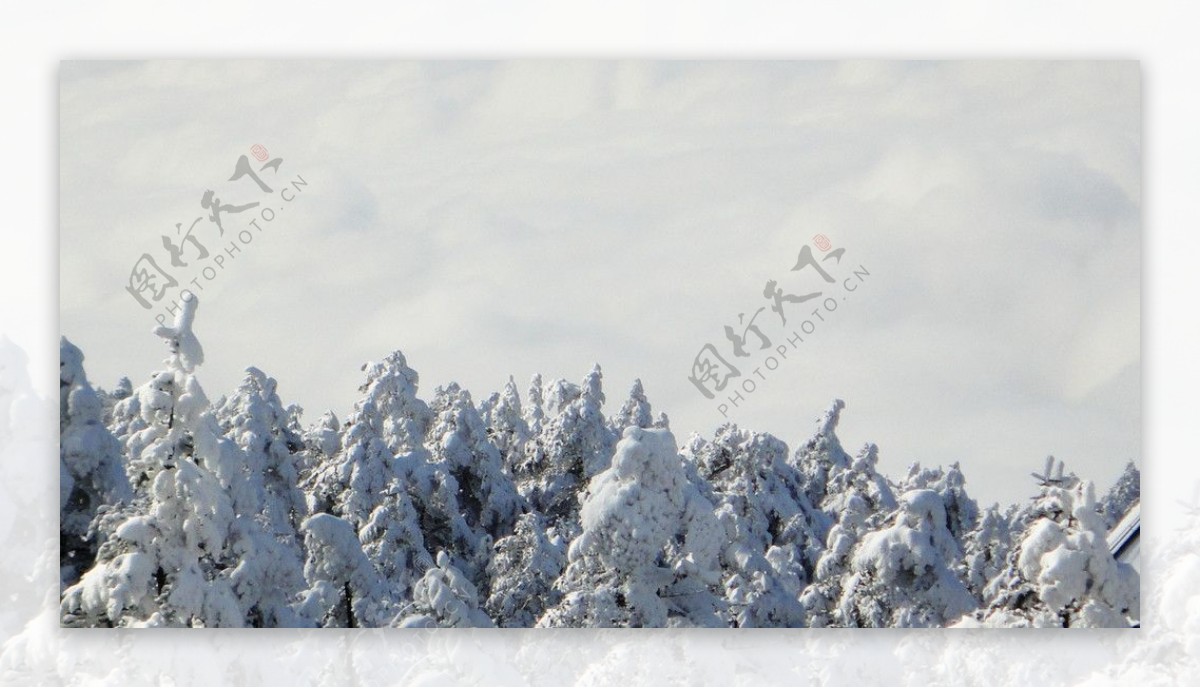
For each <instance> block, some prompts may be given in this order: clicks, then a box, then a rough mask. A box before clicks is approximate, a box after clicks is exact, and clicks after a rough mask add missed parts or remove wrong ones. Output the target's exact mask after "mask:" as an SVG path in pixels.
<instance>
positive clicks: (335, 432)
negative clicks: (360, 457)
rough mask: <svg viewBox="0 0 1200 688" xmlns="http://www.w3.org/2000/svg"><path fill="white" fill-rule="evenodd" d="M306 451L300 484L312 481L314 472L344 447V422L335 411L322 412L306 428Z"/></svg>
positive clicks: (300, 468)
mask: <svg viewBox="0 0 1200 688" xmlns="http://www.w3.org/2000/svg"><path fill="white" fill-rule="evenodd" d="M302 436H303V438H304V451H303V452H302V453H301V455H300V460H299V465H297V468H298V469H299V470H300V484H301V485H307V484H310V482H311V476H312V473H313V472H314V471H316V470H318V469H319V468H320V467H321V466H323V465H326V464H328V463H330V462H331V461H332V460H333V457H334V456H336V455H337V453H338V451H340V450H341V448H342V424H341V423H340V422H338V419H337V416H336V415H334V413H333V411H326V412H325V413H323V414H321V417H320V418H319V419H317V421H316V422H315V423H313V424H312V425H310V426H308V427H307V428H305V429H304V431H303V433H302Z"/></svg>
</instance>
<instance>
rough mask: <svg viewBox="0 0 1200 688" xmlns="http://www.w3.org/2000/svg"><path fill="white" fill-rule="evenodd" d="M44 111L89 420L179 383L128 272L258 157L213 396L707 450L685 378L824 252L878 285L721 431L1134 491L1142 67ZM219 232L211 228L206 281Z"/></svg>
mask: <svg viewBox="0 0 1200 688" xmlns="http://www.w3.org/2000/svg"><path fill="white" fill-rule="evenodd" d="M60 79H61V94H60V114H61V125H60V126H61V148H60V154H61V189H62V194H61V201H62V203H61V263H60V280H61V282H60V290H61V291H60V300H61V312H60V315H61V324H60V327H61V331H62V332H63V333H64V334H66V335H67V336H68V337H70V338H71V339H72V341H74V342H75V343H76V344H77V345H79V346H80V348H82V349H83V351H84V353H85V355H86V357H87V359H86V366H87V370H88V376H89V378H90V379H91V380H93V381H94V383H95V384H99V385H101V386H103V387H106V388H111V386H112V385H113V384H114V383H115V382H116V380H117V378H118V377H119V376H122V375H128V376H130V378H131V379H132V380H133V382H134V383H135V384H138V383H140V382H141V381H143V380H144V378H145V376H146V375H147V374H148V372H149V371H151V370H154V369H156V368H157V367H158V365H159V362H160V360H161V359H162V357H163V353H164V352H163V351H162V347H161V342H160V341H159V340H158V339H157V338H155V337H153V336H151V335H150V334H149V329H150V327H151V326H152V325H153V324H154V322H153V319H152V317H151V316H149V315H148V314H147V312H145V311H142V310H141V308H140V307H138V306H137V304H136V303H135V302H134V300H133V299H132V298H131V297H130V296H129V295H128V294H127V293H126V292H125V291H124V289H123V286H124V284H125V283H126V280H127V279H128V274H129V269H130V267H131V266H132V265H133V263H134V261H135V260H136V259H137V257H138V256H140V255H141V254H142V253H143V252H151V253H154V254H155V255H162V251H161V249H160V243H159V242H160V239H159V236H160V235H161V234H164V233H171V232H173V231H174V225H175V223H177V222H182V223H184V226H185V227H186V226H187V225H188V224H190V222H191V221H192V219H194V218H195V217H197V216H198V215H200V214H201V212H202V211H201V209H200V206H199V200H200V195H201V194H202V193H203V191H204V190H205V189H210V188H213V189H218V190H220V189H222V188H242V189H246V190H247V192H246V194H245V196H243V197H236V196H234V195H233V194H229V195H228V197H226V198H224V199H223V200H225V201H226V202H245V201H246V200H249V199H250V198H252V197H254V196H255V195H256V194H257V192H256V191H255V190H254V188H253V185H252V184H249V183H248V182H246V181H245V180H243V182H241V186H238V185H232V184H228V183H227V182H225V180H226V179H227V178H228V177H229V175H230V174H231V173H232V169H233V163H234V161H235V160H236V159H237V157H238V156H239V155H242V154H245V153H248V152H249V147H250V146H251V145H252V144H255V143H261V144H263V145H265V146H266V147H267V148H268V149H269V150H270V151H271V154H272V155H273V156H280V157H282V158H283V160H284V162H283V165H282V167H281V169H280V177H281V178H287V179H290V178H292V176H293V175H297V174H299V175H302V176H303V177H304V178H305V179H306V180H307V181H308V182H309V186H308V187H307V189H306V190H305V191H304V192H303V194H302V195H301V196H300V197H299V198H298V199H297V200H296V201H295V202H293V203H292V204H290V205H289V207H287V208H286V209H285V210H284V211H283V212H281V213H280V215H279V217H278V218H277V219H276V220H275V221H274V222H273V223H271V224H270V225H268V227H269V233H268V234H267V235H264V236H263V237H260V238H258V239H256V240H255V242H254V243H253V244H251V245H250V246H247V247H244V250H243V252H242V253H241V254H239V256H238V257H237V258H236V259H235V260H232V261H230V262H229V264H228V269H227V270H226V271H225V272H224V274H223V275H221V276H220V277H218V278H217V279H216V280H215V281H214V282H211V283H209V284H208V285H207V286H206V289H205V291H204V292H201V294H200V296H201V300H202V301H203V302H204V304H205V307H204V309H203V311H202V317H201V318H200V320H199V321H198V322H197V332H198V334H199V335H200V337H201V338H202V340H203V341H204V343H205V349H206V354H207V361H206V365H205V367H204V369H203V370H202V371H201V374H202V379H203V381H204V385H205V387H206V388H207V389H208V390H210V394H211V395H212V396H213V397H214V398H215V397H216V396H218V395H219V394H220V393H223V392H228V391H230V390H232V389H233V387H234V386H236V384H237V381H238V380H239V379H240V377H241V371H242V370H243V369H244V368H245V367H246V366H248V365H257V366H259V367H261V368H263V369H264V370H265V371H266V372H267V373H268V374H270V375H272V376H274V377H276V378H277V379H278V380H279V381H280V395H281V397H282V398H283V399H284V401H285V402H296V403H299V404H300V405H302V406H303V407H304V408H305V410H306V419H307V420H309V421H311V420H313V419H315V418H316V417H317V416H318V415H319V414H320V412H321V411H323V410H324V409H326V408H331V409H333V410H334V411H335V412H337V413H338V414H339V417H341V416H342V415H343V414H344V413H345V412H346V411H347V410H348V409H349V407H350V405H351V403H352V401H353V400H354V399H355V398H356V396H357V392H356V387H357V386H358V384H360V383H361V379H362V373H361V371H360V370H359V366H360V365H361V364H362V363H363V362H364V361H367V360H378V359H380V358H382V357H383V356H384V355H386V354H387V353H388V352H390V351H392V350H393V349H397V348H399V349H402V350H403V351H404V353H405V355H406V357H407V358H408V360H409V363H410V364H411V365H412V366H413V367H414V368H415V369H416V370H417V371H418V372H419V373H420V374H421V381H422V395H423V396H426V397H427V396H429V395H430V393H431V392H432V390H433V387H434V386H436V385H439V384H445V383H447V382H449V381H457V382H459V383H460V384H462V385H463V386H464V387H466V388H467V389H469V390H470V391H471V392H472V394H473V395H474V397H475V399H476V400H477V401H480V400H482V399H483V398H484V397H485V396H486V395H487V394H488V393H490V392H491V391H494V390H498V389H500V388H501V387H502V386H503V384H504V381H505V380H506V379H507V377H508V376H509V375H510V374H511V375H514V376H515V377H516V378H517V382H518V385H519V387H520V388H521V389H524V387H525V383H526V382H527V380H528V378H529V376H530V375H531V374H532V373H534V372H542V373H543V374H544V375H546V376H547V377H548V378H553V377H566V378H568V379H572V380H575V381H578V379H580V378H582V376H583V375H584V374H585V373H586V372H587V371H588V370H589V369H590V367H591V364H592V363H593V362H599V363H600V364H601V365H602V366H603V370H604V376H605V389H606V392H607V394H608V399H609V402H608V407H607V410H608V411H609V412H611V411H613V410H615V408H616V405H617V404H619V403H620V402H621V401H622V400H623V399H624V397H625V392H626V391H627V390H628V387H629V384H630V383H631V382H632V380H633V378H634V377H641V378H642V380H643V381H644V383H645V387H646V391H647V394H648V396H649V398H650V401H651V403H652V404H654V407H655V410H656V412H657V411H659V410H662V411H666V412H667V413H668V414H669V415H670V416H671V424H672V427H673V428H674V429H675V432H676V433H677V435H679V436H680V439H681V441H682V440H683V439H684V438H686V436H687V434H688V433H690V432H693V431H698V432H701V433H704V434H708V433H710V432H711V431H712V429H713V428H714V427H715V426H716V425H717V424H718V423H719V422H721V420H722V418H721V416H720V414H719V413H717V411H716V408H715V403H714V402H709V401H707V400H705V399H703V398H702V397H701V396H700V395H699V394H698V393H697V392H696V390H695V389H694V388H693V387H692V385H691V384H690V383H689V382H688V380H687V375H688V372H689V367H690V365H691V361H692V358H693V357H694V356H695V354H696V352H697V351H698V350H699V348H700V347H701V346H702V345H703V344H704V343H706V342H709V341H711V342H713V343H714V344H716V345H717V346H718V347H719V348H720V349H721V350H722V351H724V352H726V353H727V352H728V346H727V342H726V341H725V340H724V336H723V334H722V328H723V326H724V325H726V324H733V323H735V322H736V318H737V314H738V313H739V312H742V311H750V312H752V311H753V310H754V309H757V308H758V307H760V306H764V305H767V303H766V301H765V300H764V299H763V298H762V296H761V291H762V287H763V284H764V283H765V281H766V280H767V279H769V278H775V279H781V282H785V280H786V278H787V269H788V268H790V267H791V266H792V264H793V263H794V262H795V257H796V253H797V252H798V250H799V249H800V247H801V246H803V245H804V244H805V243H806V242H808V241H810V240H811V237H812V236H813V235H814V234H817V233H824V234H826V235H828V236H829V237H830V238H831V239H832V240H833V241H834V242H835V244H837V245H839V246H843V247H845V248H846V249H847V252H846V256H845V260H846V261H848V262H849V263H850V264H852V265H858V264H860V263H861V264H863V265H864V266H866V267H867V268H868V269H869V270H870V272H871V275H872V276H871V278H870V279H869V281H868V282H867V283H866V284H864V285H863V287H862V288H861V289H860V291H859V292H858V293H857V294H856V296H855V298H854V299H852V300H850V301H848V302H847V303H846V304H844V306H843V307H842V308H839V310H838V312H837V313H835V314H833V317H831V318H830V322H828V323H826V324H824V325H823V326H822V327H821V328H820V329H819V330H818V331H817V333H816V334H815V335H814V336H812V337H811V338H810V342H809V343H807V344H804V345H802V350H801V352H800V353H799V355H794V356H793V357H792V358H791V359H790V360H788V361H787V362H786V363H785V364H784V365H783V366H782V367H781V368H780V369H779V370H777V371H775V372H774V373H771V374H769V377H768V380H767V381H765V382H761V381H760V385H759V389H758V390H757V391H756V392H755V393H754V394H753V395H750V397H749V399H748V401H747V402H746V403H744V404H743V405H742V406H741V407H740V408H738V409H736V410H734V411H733V412H731V414H730V418H731V419H732V420H735V421H737V422H738V423H739V424H741V425H743V426H746V427H751V428H754V429H756V430H760V431H767V432H771V433H773V434H776V435H778V436H780V437H781V438H783V439H784V440H786V441H787V442H788V443H789V445H790V446H791V447H793V448H794V447H795V446H796V444H797V442H798V441H800V440H802V439H803V438H805V437H807V436H808V434H809V433H810V431H811V429H812V420H813V419H814V418H815V417H816V416H817V415H818V413H819V412H820V411H822V410H823V409H824V408H825V407H826V406H827V404H828V402H829V401H830V400H831V399H833V398H834V397H840V398H843V399H845V400H846V401H847V409H846V412H845V413H844V414H843V423H842V426H841V428H840V429H839V434H840V435H841V436H842V437H843V440H844V442H845V443H846V445H847V446H858V445H859V444H861V443H862V442H865V441H872V442H876V443H878V444H879V446H880V450H881V461H880V469H881V471H882V472H884V473H887V474H890V475H893V476H899V475H903V472H904V468H905V467H906V466H907V464H908V463H909V462H911V461H913V460H920V461H922V462H923V463H924V464H927V465H936V464H939V463H941V464H948V463H950V462H953V461H959V460H960V461H961V462H962V465H963V470H964V473H965V474H966V477H967V480H968V485H967V487H968V490H969V491H970V492H971V494H972V495H973V496H975V497H976V498H978V499H979V500H980V501H981V503H990V502H991V501H996V500H998V501H1001V502H1013V501H1018V500H1023V499H1024V498H1026V497H1028V496H1029V495H1030V494H1032V492H1031V489H1032V488H1031V482H1030V479H1029V477H1028V475H1029V471H1030V470H1033V469H1036V468H1038V467H1040V465H1041V461H1042V459H1043V458H1044V456H1045V455H1046V454H1048V453H1053V454H1054V455H1055V456H1056V457H1058V458H1060V459H1063V460H1064V461H1065V462H1066V464H1067V467H1068V468H1069V469H1071V470H1074V471H1075V472H1076V473H1078V474H1079V475H1081V476H1085V477H1088V478H1091V479H1094V480H1095V481H1096V482H1097V483H1098V484H1099V485H1100V486H1101V487H1104V486H1107V485H1108V484H1110V483H1111V481H1112V480H1114V479H1115V478H1116V477H1117V475H1118V473H1119V472H1120V470H1121V467H1122V466H1123V465H1124V463H1125V462H1126V461H1127V460H1130V459H1134V460H1136V461H1137V462H1138V463H1139V464H1140V463H1141V458H1142V457H1141V435H1140V416H1141V404H1140V383H1141V377H1140V371H1139V368H1140V342H1139V325H1140V323H1139V315H1140V311H1139V299H1140V285H1139V279H1140V267H1139V266H1140V260H1141V256H1140V203H1141V186H1140V165H1141V140H1140V135H1141V134H1140V71H1139V67H1138V65H1137V64H1136V63H1133V62H1098V63H1096V62H1091V63H1084V62H1007V61H1005V62H968V63H927V62H913V63H896V62H840V63H827V62H811V63H805V62H778V63H752V62H733V63H704V62H615V63H614V62H596V61H546V62H536V61H516V62H502V63H471V62H433V63H429V62H426V63H420V62H361V63H356V62H349V63H348V62H341V63H330V62H302V61H300V62H297V61H289V62H277V63H267V62H255V61H220V62H195V61H189V62H151V63H100V64H95V63H92V64H85V63H78V62H68V63H64V64H63V65H62V67H61V70H60ZM219 195H220V194H219ZM231 218H232V219H231ZM236 218H237V216H227V219H226V223H227V226H230V227H233V226H240V225H241V223H240V222H239V221H238V220H237V219H236ZM214 230H215V228H212V227H211V226H210V225H208V223H207V222H205V223H202V224H201V225H198V227H197V231H198V232H199V233H200V236H201V237H202V240H205V243H206V244H208V245H209V247H210V249H212V248H215V247H216V246H217V245H218V244H217V242H216V241H215V238H214V237H215V231H214ZM228 234H229V232H227V236H228ZM160 262H162V263H163V264H165V260H162V259H160ZM784 286H786V283H785V284H784ZM806 305H807V304H806ZM809 310H811V309H809ZM793 311H794V312H796V313H797V314H798V313H800V312H802V311H800V306H794V307H793ZM775 318H776V316H775V315H774V314H773V313H770V312H769V311H766V312H764V313H763V315H762V316H760V319H759V322H760V324H763V325H764V331H765V332H766V333H767V334H768V335H769V336H772V337H773V338H774V337H776V335H779V337H778V339H779V341H778V342H777V343H781V342H782V339H783V338H782V333H783V332H784V330H783V329H781V328H779V327H778V325H777V320H775ZM793 318H795V320H794V322H796V323H798V322H799V317H798V316H793ZM790 322H792V321H790ZM789 329H790V328H789Z"/></svg>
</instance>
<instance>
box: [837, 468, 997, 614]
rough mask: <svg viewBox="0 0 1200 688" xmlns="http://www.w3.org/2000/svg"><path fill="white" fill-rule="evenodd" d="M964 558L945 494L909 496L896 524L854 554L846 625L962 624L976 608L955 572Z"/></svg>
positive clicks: (844, 606)
mask: <svg viewBox="0 0 1200 688" xmlns="http://www.w3.org/2000/svg"><path fill="white" fill-rule="evenodd" d="M961 556H962V553H961V551H960V550H959V548H958V543H957V542H955V540H954V537H953V536H952V535H951V534H950V530H949V528H948V527H947V524H946V511H945V505H944V503H943V501H942V497H941V495H939V494H938V493H936V492H934V491H932V490H913V491H911V492H906V493H905V494H904V495H903V496H901V498H900V506H899V508H898V509H897V510H896V513H895V516H894V519H893V521H892V523H891V525H889V526H888V527H886V528H883V529H880V530H877V531H874V532H871V533H868V534H866V535H865V536H863V538H862V542H861V543H860V544H859V545H858V547H856V548H855V550H854V555H853V557H852V566H851V574H850V576H849V577H848V578H847V580H846V582H845V583H844V585H843V592H842V598H841V600H840V601H839V602H838V615H837V616H838V620H839V622H840V625H844V626H852V627H860V628H889V627H890V628H929V627H938V626H943V625H945V623H946V622H947V621H954V620H957V619H958V618H959V617H961V616H962V615H963V614H966V613H967V612H969V611H971V610H973V609H974V608H975V605H976V601H975V599H974V598H973V597H972V596H971V594H970V592H969V591H968V590H967V588H966V586H965V585H964V584H963V583H962V581H960V580H959V579H958V577H957V576H956V575H955V573H954V570H953V567H954V566H955V565H956V564H957V563H958V560H959V559H960V558H961Z"/></svg>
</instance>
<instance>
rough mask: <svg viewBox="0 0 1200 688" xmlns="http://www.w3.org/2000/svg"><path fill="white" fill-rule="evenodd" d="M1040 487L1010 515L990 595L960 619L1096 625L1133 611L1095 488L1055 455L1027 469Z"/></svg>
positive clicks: (1133, 574) (1130, 585)
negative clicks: (1001, 565) (1008, 545)
mask: <svg viewBox="0 0 1200 688" xmlns="http://www.w3.org/2000/svg"><path fill="white" fill-rule="evenodd" d="M1034 477H1035V478H1036V479H1038V481H1039V483H1040V490H1039V493H1038V495H1037V496H1036V497H1034V499H1033V501H1032V503H1031V504H1030V505H1029V506H1028V507H1026V508H1025V509H1024V510H1022V511H1021V512H1020V513H1019V514H1018V516H1017V519H1016V524H1015V526H1016V527H1015V528H1014V530H1018V529H1019V532H1020V533H1021V535H1020V536H1019V540H1018V542H1017V544H1016V546H1015V547H1014V548H1013V551H1012V552H1011V553H1010V554H1009V557H1008V562H1007V566H1006V567H1005V570H1004V571H1002V572H1001V573H1000V574H999V575H998V576H997V579H996V581H995V583H994V585H995V586H996V599H995V601H994V602H993V603H992V605H991V606H990V607H988V608H987V609H986V610H982V611H980V612H977V613H976V614H975V615H974V617H973V618H971V619H965V620H964V621H963V623H962V624H961V625H964V626H971V625H984V626H997V627H1030V626H1032V627H1038V628H1044V627H1054V628H1100V627H1108V628H1112V627H1120V626H1129V625H1132V624H1134V623H1136V622H1137V621H1138V620H1139V616H1140V606H1139V599H1138V598H1139V579H1138V574H1137V571H1135V570H1134V569H1133V567H1132V566H1130V565H1129V564H1126V563H1123V562H1118V561H1117V560H1116V559H1114V558H1113V556H1112V554H1111V553H1110V552H1109V549H1108V544H1107V542H1106V538H1105V536H1106V528H1105V525H1104V517H1103V516H1102V515H1101V514H1100V512H1099V510H1098V505H1097V504H1096V496H1095V488H1094V486H1093V485H1092V484H1091V483H1090V482H1080V481H1079V480H1078V479H1077V478H1075V476H1074V475H1068V476H1066V477H1064V476H1063V465H1062V462H1057V463H1056V462H1055V461H1054V458H1053V457H1050V458H1048V459H1047V460H1046V469H1045V471H1044V472H1043V473H1041V474H1037V473H1035V474H1034Z"/></svg>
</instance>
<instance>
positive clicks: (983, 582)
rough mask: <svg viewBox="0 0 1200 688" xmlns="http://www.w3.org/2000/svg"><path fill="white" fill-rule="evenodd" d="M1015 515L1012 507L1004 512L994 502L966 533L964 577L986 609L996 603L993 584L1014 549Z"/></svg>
mask: <svg viewBox="0 0 1200 688" xmlns="http://www.w3.org/2000/svg"><path fill="white" fill-rule="evenodd" d="M1012 516H1013V513H1011V510H1010V511H1006V512H1002V511H1000V506H999V505H998V504H993V505H992V506H990V507H988V508H987V509H984V511H983V515H982V516H981V517H980V518H979V524H978V525H977V526H976V527H975V530H972V531H971V532H970V533H968V534H967V538H966V547H965V548H964V551H963V563H962V567H961V577H962V578H963V580H964V581H965V582H966V584H967V589H969V590H970V591H971V594H972V595H974V596H975V599H977V600H979V602H980V605H981V606H983V607H985V608H986V607H990V606H991V605H992V603H993V602H995V597H996V593H997V590H996V588H995V587H994V586H993V585H991V583H992V582H993V581H995V580H996V579H997V577H998V576H999V574H1000V573H1001V572H1002V571H1003V570H1004V568H1005V566H1006V565H1007V561H1008V553H1009V552H1010V551H1011V550H1012V546H1013V541H1012V537H1013V534H1012V528H1011V524H1010V521H1011V518H1012Z"/></svg>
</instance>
